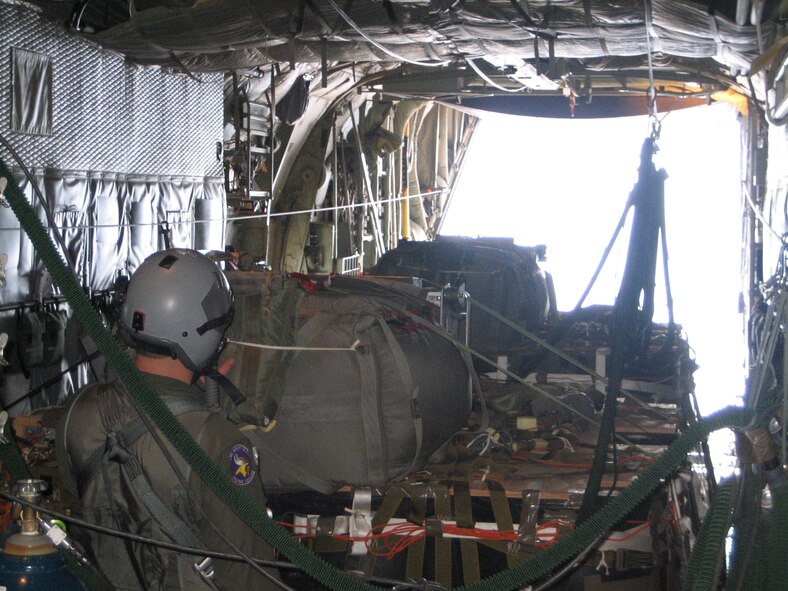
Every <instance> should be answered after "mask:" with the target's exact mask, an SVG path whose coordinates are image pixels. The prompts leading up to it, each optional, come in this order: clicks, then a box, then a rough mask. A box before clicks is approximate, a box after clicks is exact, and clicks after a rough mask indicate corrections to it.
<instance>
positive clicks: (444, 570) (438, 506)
mask: <svg viewBox="0 0 788 591" xmlns="http://www.w3.org/2000/svg"><path fill="white" fill-rule="evenodd" d="M433 490H434V492H435V517H436V518H437V519H439V520H441V521H448V520H449V519H451V497H450V496H449V488H448V487H447V486H444V485H441V486H439V487H434V489H433ZM451 557H452V552H451V540H447V539H445V538H442V537H441V538H435V580H436V581H437V582H438V583H439V584H440V585H441V586H442V587H444V588H446V589H451Z"/></svg>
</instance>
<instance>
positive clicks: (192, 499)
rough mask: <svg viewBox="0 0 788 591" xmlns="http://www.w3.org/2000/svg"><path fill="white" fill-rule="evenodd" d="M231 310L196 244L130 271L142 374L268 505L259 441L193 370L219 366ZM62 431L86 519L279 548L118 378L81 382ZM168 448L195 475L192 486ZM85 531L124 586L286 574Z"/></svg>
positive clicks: (240, 581) (260, 584) (227, 291)
mask: <svg viewBox="0 0 788 591" xmlns="http://www.w3.org/2000/svg"><path fill="white" fill-rule="evenodd" d="M232 317H233V294H232V290H231V288H230V285H229V284H228V282H227V279H226V277H225V276H224V274H223V273H222V271H221V270H220V269H219V267H217V266H216V264H215V263H214V262H213V261H211V260H210V259H209V258H208V257H206V256H205V255H203V254H201V253H199V252H197V251H192V250H185V249H169V250H164V251H161V252H157V253H155V254H153V255H151V256H150V257H148V258H147V259H146V260H145V261H144V262H143V263H142V264H141V265H140V266H139V268H138V269H137V270H136V271H135V272H134V274H133V275H132V276H131V279H130V281H129V284H128V289H127V292H126V295H125V300H124V302H123V304H122V308H121V313H120V318H119V321H118V325H119V331H120V334H121V336H122V338H123V339H124V341H126V342H127V343H128V344H129V345H130V346H131V347H133V348H134V349H136V357H135V363H136V365H137V368H138V369H139V370H140V371H141V372H142V374H143V377H144V378H145V379H146V380H147V381H148V383H149V384H150V385H151V386H152V387H153V389H154V390H155V391H156V392H158V393H159V394H160V395H161V396H162V399H163V401H164V402H165V403H166V404H167V405H168V407H169V408H170V410H171V411H172V413H173V414H174V415H175V416H176V417H177V418H178V420H179V421H180V422H181V424H182V425H183V426H184V428H185V429H186V430H187V431H188V432H189V433H190V434H191V435H192V437H193V438H194V439H195V440H196V441H197V443H198V445H200V446H201V447H202V448H203V449H204V450H205V451H206V453H207V454H208V456H209V457H210V458H211V459H212V461H213V462H214V463H215V464H216V465H217V466H219V467H220V468H221V469H222V470H223V471H224V472H225V473H226V474H227V476H228V477H229V478H230V480H231V481H232V483H233V484H235V485H236V486H239V487H242V488H243V489H244V492H245V493H246V494H247V495H248V496H249V498H250V499H251V500H252V501H254V502H255V503H257V504H258V505H259V506H261V507H264V506H265V497H264V494H263V490H262V485H261V483H260V480H259V478H258V477H256V475H257V470H258V466H257V464H256V461H255V454H254V452H253V449H252V447H251V445H250V443H249V442H248V441H247V440H246V439H245V438H244V437H243V435H242V434H241V432H240V431H239V430H238V428H237V427H236V426H235V425H234V424H233V423H231V422H229V421H228V420H227V419H226V418H225V417H224V416H223V415H221V414H220V413H219V412H217V411H216V409H215V408H211V407H210V406H209V404H208V403H207V402H206V396H205V391H204V390H203V389H202V388H201V387H199V386H198V382H197V380H196V379H195V378H196V377H197V376H199V375H200V374H201V373H202V372H203V371H204V370H206V369H207V368H213V367H215V364H216V358H217V357H218V355H219V353H220V352H221V349H222V346H223V343H224V333H225V331H226V329H227V328H228V326H229V325H230V323H231V322H232ZM57 431H58V454H59V456H58V457H59V458H60V461H59V466H60V469H61V473H62V476H63V480H64V482H65V485H66V487H67V488H68V489H70V490H71V492H72V493H73V494H74V495H75V497H76V498H78V499H79V503H78V504H77V507H76V508H75V509H76V511H77V512H79V513H81V514H82V515H83V517H84V518H86V519H88V520H90V521H93V522H94V523H97V524H99V525H102V526H105V527H111V528H115V529H120V530H123V531H129V532H132V533H135V534H138V535H142V536H145V537H150V538H154V539H159V540H164V541H167V542H171V543H176V544H178V545H182V546H190V547H197V548H200V549H208V550H212V551H219V552H224V553H231V554H235V553H236V552H235V549H233V548H231V547H230V546H229V545H228V544H227V543H226V541H225V540H224V539H223V538H222V536H221V535H220V532H222V533H224V535H225V536H226V537H227V538H229V539H230V540H231V541H232V543H233V544H234V545H235V546H236V547H237V548H238V549H240V550H241V551H242V552H243V553H244V554H246V555H247V556H250V557H252V558H258V559H268V560H270V559H272V558H273V551H272V549H271V548H270V546H269V545H268V544H267V543H265V541H264V540H262V539H261V538H260V537H259V536H258V535H257V534H255V533H254V532H252V530H250V529H249V528H248V527H247V526H246V525H245V524H244V523H243V522H242V521H241V520H240V519H239V518H238V517H237V516H236V515H235V514H234V513H233V512H232V510H231V509H230V508H229V507H227V506H226V505H225V504H224V503H223V502H222V501H221V500H219V499H218V498H216V496H215V495H214V494H213V493H212V492H211V491H210V490H209V489H208V488H207V486H206V485H205V484H204V483H203V482H202V480H201V479H200V478H198V477H197V476H196V475H195V474H194V473H193V472H191V471H190V469H189V466H188V464H187V463H186V462H185V460H183V459H182V458H181V457H180V455H179V454H178V453H177V452H176V451H175V450H174V448H173V447H172V446H171V445H170V444H169V442H168V441H166V439H164V437H163V436H161V437H159V438H158V439H159V441H160V442H162V441H163V443H164V445H163V447H164V449H165V451H163V450H162V448H161V447H160V446H159V443H157V441H156V439H155V438H154V437H153V436H152V434H151V432H150V431H149V430H148V428H147V427H146V426H145V424H144V423H143V421H142V419H141V418H140V415H139V413H138V412H137V410H136V409H135V405H133V404H132V400H131V397H130V395H129V394H128V392H126V390H125V388H124V387H123V385H122V384H121V383H120V381H119V380H114V381H111V382H109V383H97V384H92V385H90V386H88V387H86V388H84V389H83V390H82V391H81V392H79V393H78V394H77V395H76V396H75V397H74V399H73V400H72V401H71V403H70V404H69V406H68V407H67V408H66V409H65V410H64V413H63V415H62V418H61V420H60V424H59V425H58V430H57ZM165 454H167V455H169V456H170V461H173V460H174V462H175V464H176V465H177V468H178V469H179V470H180V472H181V475H182V476H183V477H185V479H188V486H187V487H184V486H183V484H182V482H183V480H180V479H179V478H178V476H177V474H176V472H175V470H174V469H173V467H172V465H171V463H170V461H168V459H167V456H166V455H165ZM198 507H201V508H202V510H201V511H200V510H198ZM85 536H87V539H86V540H84V542H85V545H86V546H87V550H88V552H89V554H92V556H93V558H94V559H95V560H96V562H97V563H98V565H99V567H100V568H101V570H102V571H103V572H104V574H105V575H106V576H107V577H108V578H109V579H110V581H111V583H112V584H113V586H114V587H115V588H116V589H122V590H126V589H129V590H132V589H133V590H137V589H150V590H162V591H164V590H171V589H189V590H202V589H228V590H230V589H232V590H238V589H255V590H257V589H261V590H268V589H277V588H279V585H280V584H281V583H280V582H279V579H278V575H277V574H276V572H271V571H270V570H268V571H266V573H265V574H263V573H261V572H259V571H258V570H256V569H254V568H253V567H252V566H251V565H250V564H249V563H248V562H244V561H229V560H217V559H213V560H211V559H203V557H201V556H199V555H193V554H192V555H190V554H185V553H182V552H176V551H172V550H167V549H161V548H157V547H154V546H151V545H147V544H144V543H139V542H129V541H128V540H122V539H119V538H117V537H112V536H108V535H103V534H102V535H99V534H96V533H94V532H90V531H86V532H84V533H83V538H84V537H85Z"/></svg>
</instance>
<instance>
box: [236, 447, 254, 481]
mask: <svg viewBox="0 0 788 591" xmlns="http://www.w3.org/2000/svg"><path fill="white" fill-rule="evenodd" d="M254 472H255V470H254V461H253V460H252V454H251V452H250V451H249V448H248V447H246V446H245V445H241V444H240V443H239V444H237V445H234V446H233V448H232V449H231V450H230V480H232V481H233V484H237V485H239V486H246V485H247V484H249V483H250V482H251V481H252V479H253V478H254Z"/></svg>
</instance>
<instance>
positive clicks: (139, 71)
mask: <svg viewBox="0 0 788 591" xmlns="http://www.w3.org/2000/svg"><path fill="white" fill-rule="evenodd" d="M0 22H2V23H3V34H2V35H0V50H2V59H0V80H2V83H0V130H2V133H3V135H4V136H5V137H6V138H7V139H8V141H9V142H10V143H11V144H12V145H13V146H14V149H15V150H16V151H17V152H18V153H19V155H20V156H21V157H22V158H23V159H24V161H25V164H26V165H27V166H28V167H47V168H58V169H75V170H86V171H110V172H121V173H131V174H146V175H190V176H210V177H218V176H221V174H222V171H221V163H220V162H218V161H217V159H216V141H218V140H221V137H222V124H223V115H222V105H223V102H222V101H223V98H222V75H221V74H210V75H204V74H203V75H200V80H201V82H198V81H196V80H194V79H192V78H190V77H189V76H187V75H182V74H169V73H165V72H162V71H161V70H160V69H157V68H142V67H135V66H133V65H130V64H126V63H125V62H124V60H123V58H122V57H121V56H118V55H115V54H112V53H109V52H107V51H104V50H102V49H100V48H99V47H98V46H96V45H94V44H93V43H91V42H89V41H87V40H85V39H82V38H79V37H77V36H75V35H72V34H69V33H68V32H67V31H66V30H65V28H63V26H62V25H60V24H59V23H48V22H45V21H44V20H43V19H42V18H41V17H40V16H39V14H38V13H37V12H35V11H34V10H32V9H31V8H29V7H26V6H22V5H14V4H8V3H5V2H0ZM12 48H19V49H25V50H28V51H34V52H38V53H42V54H45V55H48V56H50V57H51V59H52V72H53V80H52V107H53V112H52V124H53V129H52V135H51V136H36V135H26V134H18V133H12V132H11V131H10V121H11V112H10V109H11V71H10V70H11V60H10V57H9V56H10V52H11V49H12ZM3 156H4V158H7V156H8V155H7V154H6V153H5V152H3Z"/></svg>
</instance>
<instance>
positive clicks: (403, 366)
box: [378, 318, 424, 480]
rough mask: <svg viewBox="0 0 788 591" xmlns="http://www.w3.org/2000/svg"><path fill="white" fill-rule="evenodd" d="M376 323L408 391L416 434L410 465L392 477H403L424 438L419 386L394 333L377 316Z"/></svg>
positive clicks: (413, 463)
mask: <svg viewBox="0 0 788 591" xmlns="http://www.w3.org/2000/svg"><path fill="white" fill-rule="evenodd" d="M378 324H379V325H380V328H381V330H382V331H383V334H384V335H385V337H386V342H387V343H388V344H389V348H390V349H391V353H392V356H393V358H394V363H396V365H397V369H398V370H399V375H400V376H402V381H403V386H404V387H405V391H406V392H410V394H411V399H410V410H411V417H412V418H413V428H414V429H415V434H416V449H415V451H414V452H413V459H412V460H411V462H410V465H409V466H408V467H407V468H405V470H403V471H402V472H401V473H400V474H398V475H396V476H395V477H394V479H395V480H399V479H401V478H405V477H406V476H407V475H408V474H410V473H412V472H413V470H414V468H415V467H416V465H417V464H418V462H419V458H420V457H421V446H422V443H423V440H424V422H423V421H422V419H421V400H420V399H419V388H418V386H414V385H413V375H412V374H411V373H410V366H409V365H408V360H407V359H405V353H403V352H402V347H400V346H399V343H398V342H397V339H395V338H394V333H393V332H391V328H389V325H388V324H387V323H386V321H385V320H383V319H381V318H379V319H378Z"/></svg>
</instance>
